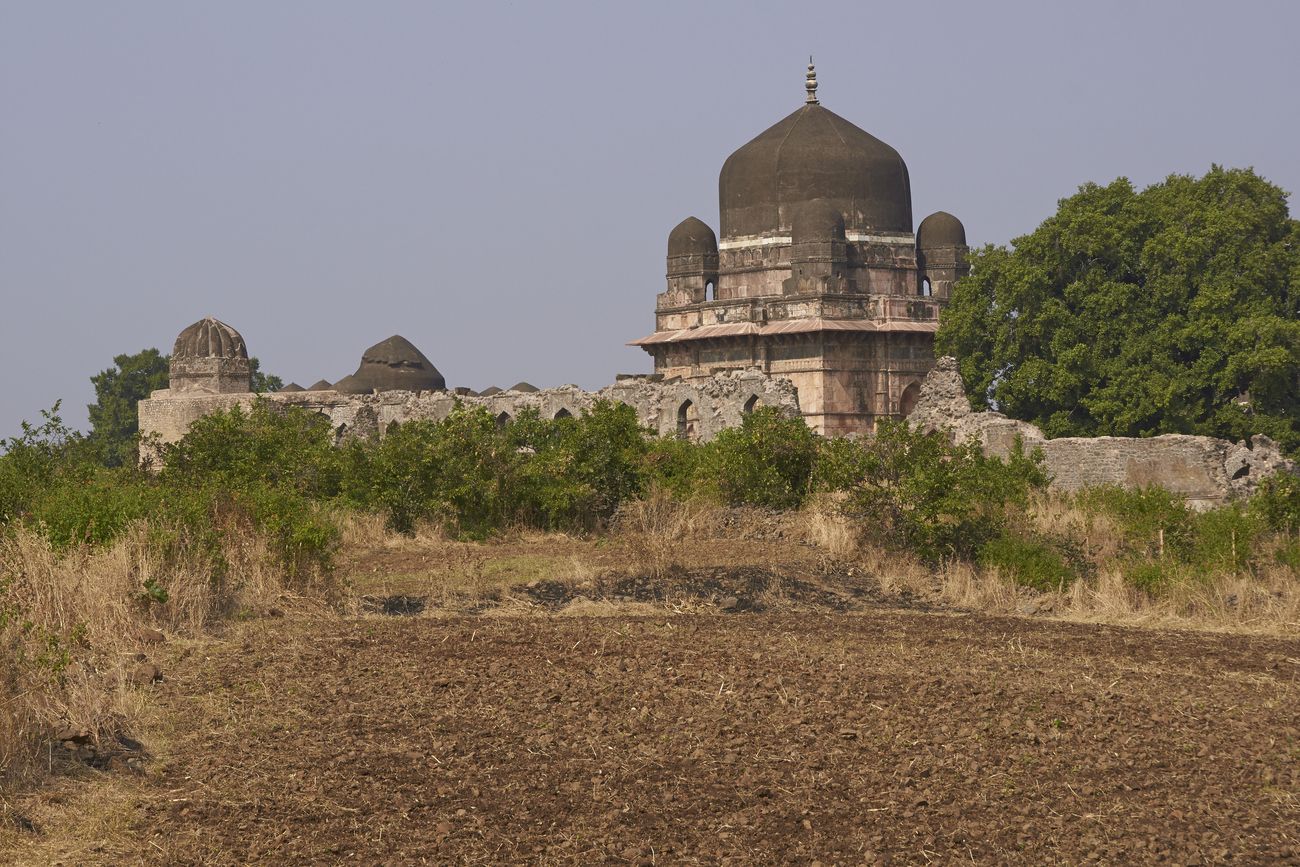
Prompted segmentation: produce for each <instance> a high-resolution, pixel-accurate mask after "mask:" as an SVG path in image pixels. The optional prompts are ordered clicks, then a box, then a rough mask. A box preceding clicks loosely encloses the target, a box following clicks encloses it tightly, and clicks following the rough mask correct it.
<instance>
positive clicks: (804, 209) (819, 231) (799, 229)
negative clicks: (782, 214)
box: [790, 199, 844, 244]
mask: <svg viewBox="0 0 1300 867" xmlns="http://www.w3.org/2000/svg"><path fill="white" fill-rule="evenodd" d="M790 235H791V240H792V241H793V242H794V243H796V244H798V243H799V242H801V241H842V240H844V215H843V214H842V213H840V209H839V208H837V207H835V205H833V204H831V202H830V201H828V200H826V199H813V200H811V201H808V202H801V203H799V204H798V205H797V206H795V208H794V215H793V217H792V219H791V228H790Z"/></svg>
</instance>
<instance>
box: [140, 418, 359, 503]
mask: <svg viewBox="0 0 1300 867" xmlns="http://www.w3.org/2000/svg"><path fill="white" fill-rule="evenodd" d="M345 454H346V453H345V452H341V451H340V450H338V449H336V448H334V432H333V430H332V429H331V428H330V422H329V419H327V418H326V417H325V416H323V415H321V414H320V413H315V412H310V411H309V410H306V409H303V408H301V407H293V406H290V407H285V406H280V405H277V404H273V403H271V402H270V401H268V400H265V399H260V398H259V399H258V400H256V401H254V403H253V405H252V407H251V408H249V410H248V411H244V410H243V409H241V408H240V407H238V406H235V407H233V408H232V409H230V410H229V411H227V412H217V413H213V414H211V415H207V416H204V417H203V418H201V419H199V420H197V421H196V422H194V424H193V425H191V426H190V430H189V432H188V433H187V434H186V435H185V437H184V439H182V440H181V441H180V442H178V443H174V444H172V445H170V446H167V447H166V448H165V449H164V451H163V461H164V465H165V466H164V469H163V471H162V476H163V479H164V481H166V482H169V483H176V484H195V483H206V482H208V481H219V482H221V483H222V484H224V485H225V486H226V487H227V488H229V489H230V490H232V491H239V490H243V489H245V488H247V487H249V486H251V485H270V486H271V487H286V488H290V489H292V490H295V491H298V492H300V493H302V494H303V495H305V496H309V497H316V498H328V497H333V496H335V495H336V494H338V492H339V490H340V485H341V477H342V473H343V458H344V456H345Z"/></svg>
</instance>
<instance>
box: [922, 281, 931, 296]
mask: <svg viewBox="0 0 1300 867" xmlns="http://www.w3.org/2000/svg"><path fill="white" fill-rule="evenodd" d="M931 294H933V293H932V290H931V289H930V278H929V277H922V278H921V295H922V297H925V298H929V297H930V296H931Z"/></svg>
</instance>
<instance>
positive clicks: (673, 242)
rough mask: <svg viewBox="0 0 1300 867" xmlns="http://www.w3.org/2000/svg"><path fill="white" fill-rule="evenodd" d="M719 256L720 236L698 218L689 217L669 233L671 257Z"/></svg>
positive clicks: (669, 252) (669, 253)
mask: <svg viewBox="0 0 1300 867" xmlns="http://www.w3.org/2000/svg"><path fill="white" fill-rule="evenodd" d="M710 254H712V255H714V256H716V255H718V236H717V235H715V234H713V230H712V229H710V228H709V224H708V223H706V222H704V221H703V220H701V219H699V218H698V217H687V218H686V219H685V220H682V221H681V222H680V223H678V224H677V225H676V227H674V228H673V230H672V231H671V232H669V233H668V255H669V256H699V255H710Z"/></svg>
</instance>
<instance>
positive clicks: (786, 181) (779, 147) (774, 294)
mask: <svg viewBox="0 0 1300 867" xmlns="http://www.w3.org/2000/svg"><path fill="white" fill-rule="evenodd" d="M807 90H808V96H807V101H806V102H805V104H804V106H803V107H802V108H800V109H799V110H798V111H796V112H794V113H793V114H791V115H789V116H788V117H786V118H785V119H784V120H782V121H780V122H779V123H777V124H776V125H775V126H773V127H771V128H770V129H768V130H767V131H766V132H764V133H762V134H761V135H759V136H758V137H757V138H755V139H754V140H752V141H751V142H749V143H748V144H746V145H745V146H744V147H742V148H741V149H740V150H738V151H736V152H735V153H734V154H732V155H731V157H730V158H728V159H727V161H726V163H725V164H724V165H723V168H722V173H721V175H720V177H719V182H718V189H719V203H720V207H721V219H722V221H721V235H722V240H721V241H718V240H717V238H716V236H715V235H714V232H713V230H712V229H710V228H709V227H708V226H707V225H706V224H705V223H704V222H703V221H701V220H699V219H697V218H695V217H688V218H687V219H686V220H684V221H682V222H681V223H680V224H679V225H678V226H677V227H676V228H674V229H673V230H672V232H671V233H670V234H669V237H668V269H667V280H668V285H667V288H666V289H665V291H664V292H662V293H660V294H659V296H658V301H657V304H656V310H655V331H654V333H653V334H651V335H649V336H647V337H643V338H641V339H640V340H635V341H633V342H632V345H634V346H640V347H642V348H643V349H644V350H645V351H646V352H648V353H649V354H650V355H651V356H652V357H653V358H654V365H655V371H656V372H657V373H660V374H663V375H664V376H665V377H681V378H683V379H686V380H696V379H705V378H708V377H711V376H713V375H714V374H716V373H718V372H721V371H728V370H737V369H746V368H755V369H758V370H761V371H763V372H764V373H768V374H770V375H772V376H779V377H784V378H788V379H790V380H791V381H792V382H793V383H794V384H795V386H796V387H797V388H798V390H799V403H800V406H801V407H802V408H803V414H804V417H805V419H806V420H807V421H808V423H809V424H810V425H811V426H812V427H813V428H814V429H815V430H817V431H818V432H820V433H823V434H826V435H828V436H831V435H841V434H861V433H870V432H871V431H872V430H874V428H875V423H876V419H878V418H884V417H899V416H904V415H906V414H907V413H908V411H909V410H910V409H911V408H912V406H913V405H914V403H915V401H916V397H917V395H918V394H919V391H920V383H921V380H922V379H923V378H924V376H925V374H926V373H927V372H928V371H929V369H930V366H931V365H932V364H933V361H934V348H933V347H934V332H935V331H936V330H937V328H938V324H939V313H940V310H941V308H942V306H943V305H944V304H945V303H946V302H947V300H948V297H949V294H950V292H951V287H952V284H953V282H954V281H955V280H956V279H958V278H959V277H961V276H963V275H964V274H965V273H966V272H967V270H968V265H967V261H966V254H967V247H966V236H965V230H964V229H963V228H962V226H961V223H960V222H958V221H957V219H956V218H955V217H953V216H952V215H950V214H946V213H943V212H940V213H938V214H933V215H931V216H930V217H927V218H926V219H925V220H924V221H922V223H921V227H920V230H919V231H918V232H917V234H916V235H913V233H912V194H911V185H910V180H909V178H908V173H907V166H906V164H905V163H904V162H903V159H902V157H900V156H899V154H898V152H897V151H895V150H894V149H893V148H891V147H890V146H889V145H887V144H885V143H884V142H882V141H880V140H879V139H877V138H875V137H873V136H871V135H870V134H868V133H867V132H865V131H863V130H861V129H859V128H858V127H856V126H854V125H853V124H851V123H849V122H848V121H846V120H844V119H843V118H841V117H839V116H838V115H836V114H834V113H833V112H830V111H828V110H826V109H825V108H822V107H821V105H820V103H819V102H818V100H817V96H816V90H817V82H816V78H815V75H814V73H813V70H812V67H811V66H809V71H808V82H807Z"/></svg>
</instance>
